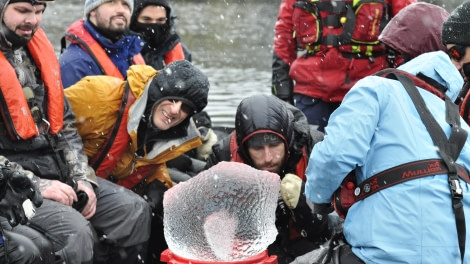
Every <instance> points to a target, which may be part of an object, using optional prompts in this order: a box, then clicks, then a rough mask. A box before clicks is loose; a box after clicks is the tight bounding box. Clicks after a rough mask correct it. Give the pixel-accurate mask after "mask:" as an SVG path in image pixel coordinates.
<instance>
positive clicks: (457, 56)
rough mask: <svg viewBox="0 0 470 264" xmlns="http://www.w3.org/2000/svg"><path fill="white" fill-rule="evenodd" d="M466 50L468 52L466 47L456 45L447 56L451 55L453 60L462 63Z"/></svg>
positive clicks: (449, 50) (448, 51)
mask: <svg viewBox="0 0 470 264" xmlns="http://www.w3.org/2000/svg"><path fill="white" fill-rule="evenodd" d="M466 50H467V47H466V46H461V45H455V46H453V47H452V48H450V49H448V50H447V55H449V57H450V58H451V59H452V60H455V61H460V60H462V59H463V57H465V51H466Z"/></svg>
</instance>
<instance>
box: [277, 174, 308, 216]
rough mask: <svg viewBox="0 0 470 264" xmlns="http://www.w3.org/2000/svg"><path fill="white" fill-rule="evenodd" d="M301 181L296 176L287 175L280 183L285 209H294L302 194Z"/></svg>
mask: <svg viewBox="0 0 470 264" xmlns="http://www.w3.org/2000/svg"><path fill="white" fill-rule="evenodd" d="M302 185H303V181H302V179H300V178H299V177H297V175H295V174H292V173H287V174H286V175H285V176H284V178H283V179H282V181H281V196H282V199H283V200H284V202H285V204H286V205H287V207H289V208H290V209H295V208H296V207H297V204H298V203H299V197H300V195H301V193H302Z"/></svg>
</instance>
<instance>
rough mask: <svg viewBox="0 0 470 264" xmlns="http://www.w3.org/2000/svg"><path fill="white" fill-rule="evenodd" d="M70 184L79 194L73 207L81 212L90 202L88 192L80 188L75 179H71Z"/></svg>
mask: <svg viewBox="0 0 470 264" xmlns="http://www.w3.org/2000/svg"><path fill="white" fill-rule="evenodd" d="M70 185H71V186H72V188H73V190H74V191H75V194H77V199H78V200H77V201H76V202H73V204H72V208H73V209H75V210H77V211H79V212H81V211H82V210H83V209H84V208H85V206H86V204H87V203H88V194H86V192H85V191H82V190H78V183H77V182H76V181H75V180H71V181H70Z"/></svg>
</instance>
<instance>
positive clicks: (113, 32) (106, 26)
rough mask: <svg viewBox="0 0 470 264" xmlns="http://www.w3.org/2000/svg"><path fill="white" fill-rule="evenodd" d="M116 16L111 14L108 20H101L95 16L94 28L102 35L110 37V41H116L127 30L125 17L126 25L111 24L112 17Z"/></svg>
mask: <svg viewBox="0 0 470 264" xmlns="http://www.w3.org/2000/svg"><path fill="white" fill-rule="evenodd" d="M115 17H117V16H112V17H110V19H109V21H108V22H103V21H102V20H100V18H99V17H97V20H96V21H97V22H96V23H97V25H96V27H95V28H96V30H97V31H98V32H100V33H101V35H103V37H105V38H107V39H110V40H111V41H113V42H114V41H116V40H119V39H120V38H122V36H124V34H125V33H126V32H127V31H128V21H127V19H126V18H125V17H123V18H124V20H125V21H126V25H125V26H123V27H117V26H115V25H114V24H113V19H114V18H115Z"/></svg>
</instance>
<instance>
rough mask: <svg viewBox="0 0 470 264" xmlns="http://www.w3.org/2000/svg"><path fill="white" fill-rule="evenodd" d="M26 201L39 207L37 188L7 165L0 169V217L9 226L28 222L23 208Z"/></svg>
mask: <svg viewBox="0 0 470 264" xmlns="http://www.w3.org/2000/svg"><path fill="white" fill-rule="evenodd" d="M28 199H29V200H30V201H31V202H32V203H33V204H34V206H36V207H39V206H41V204H42V196H41V192H40V191H39V189H38V186H36V184H34V183H33V181H32V180H31V179H30V178H28V176H27V175H26V174H24V173H23V172H20V171H18V170H14V169H12V168H11V167H9V166H8V165H7V166H5V167H2V169H1V170H0V215H1V216H3V217H5V218H7V219H8V221H9V223H10V225H11V226H16V225H18V224H26V223H27V222H28V220H29V219H28V217H27V214H25V211H24V208H23V203H24V202H25V201H26V200H28ZM33 209H34V208H33ZM28 215H30V214H29V213H28Z"/></svg>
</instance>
